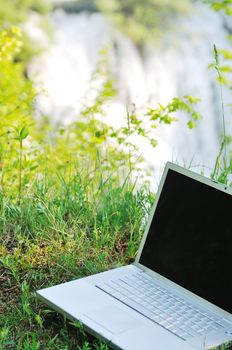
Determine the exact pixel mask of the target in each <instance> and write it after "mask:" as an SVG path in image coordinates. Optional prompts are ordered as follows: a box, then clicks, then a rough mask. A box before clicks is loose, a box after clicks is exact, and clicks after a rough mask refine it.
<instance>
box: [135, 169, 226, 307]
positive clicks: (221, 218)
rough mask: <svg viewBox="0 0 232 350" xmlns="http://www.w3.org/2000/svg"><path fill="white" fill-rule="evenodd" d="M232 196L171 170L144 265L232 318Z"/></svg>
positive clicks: (147, 243) (147, 245)
mask: <svg viewBox="0 0 232 350" xmlns="http://www.w3.org/2000/svg"><path fill="white" fill-rule="evenodd" d="M231 215H232V196H231V195H230V194H228V193H225V192H222V191H220V190H217V189H215V188H213V187H211V186H209V185H206V184H203V183H201V182H199V181H197V180H194V179H192V178H190V177H187V176H185V175H182V174H179V173H178V172H176V171H173V170H171V169H169V170H168V174H167V177H166V180H165V183H164V185H163V188H162V191H161V195H160V198H159V202H158V205H157V208H156V210H155V214H154V217H153V220H152V223H151V226H150V229H149V233H148V235H147V239H146V242H145V245H144V247H143V251H142V254H141V256H140V260H139V262H140V263H141V264H142V265H144V266H146V267H148V268H149V269H151V270H153V271H155V272H157V273H159V274H160V275H162V276H164V277H166V278H168V279H170V280H171V281H173V282H175V283H177V284H178V285H180V286H182V287H184V288H186V289H188V290H190V291H191V292H193V293H195V294H197V295H199V296H200V297H202V298H204V299H206V300H208V301H209V302H211V303H213V304H215V305H217V306H218V307H220V308H222V309H224V310H225V311H227V312H230V313H232V297H231V296H232V272H231V268H232V219H231Z"/></svg>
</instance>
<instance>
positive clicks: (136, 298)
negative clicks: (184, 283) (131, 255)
mask: <svg viewBox="0 0 232 350" xmlns="http://www.w3.org/2000/svg"><path fill="white" fill-rule="evenodd" d="M96 287H97V288H99V289H101V290H102V291H104V292H106V293H107V294H110V295H111V296H113V297H114V298H116V299H118V300H119V301H121V302H122V303H124V304H126V305H128V306H129V307H131V308H132V309H134V310H136V311H137V312H139V313H141V314H142V315H144V316H145V317H147V318H149V319H150V320H152V321H153V322H155V323H158V324H159V325H160V326H162V327H164V328H165V329H167V330H168V331H169V332H171V333H174V334H175V335H177V336H178V337H180V338H181V339H184V340H187V339H190V338H192V337H197V336H200V335H203V334H207V333H208V332H210V331H213V330H215V329H218V328H221V327H223V325H222V323H221V321H220V319H219V318H216V317H215V316H214V315H212V314H210V313H208V312H206V311H204V310H200V309H199V308H197V307H195V306H194V305H192V304H190V303H188V302H187V301H185V300H184V299H182V298H181V297H179V296H178V295H174V294H173V293H171V292H170V291H169V290H167V289H165V288H164V287H162V286H160V285H158V284H156V283H155V281H154V279H153V278H151V277H150V276H148V275H147V274H145V273H143V272H139V273H135V274H130V275H127V276H123V277H120V278H117V279H112V280H110V281H107V282H105V283H99V284H97V285H96Z"/></svg>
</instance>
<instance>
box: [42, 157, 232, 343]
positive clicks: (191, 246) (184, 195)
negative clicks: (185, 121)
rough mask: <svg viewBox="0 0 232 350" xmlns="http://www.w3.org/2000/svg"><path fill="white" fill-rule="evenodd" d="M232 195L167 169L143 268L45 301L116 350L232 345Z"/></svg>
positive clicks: (51, 293)
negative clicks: (231, 342)
mask: <svg viewBox="0 0 232 350" xmlns="http://www.w3.org/2000/svg"><path fill="white" fill-rule="evenodd" d="M231 195H232V190H231V188H227V187H226V186H223V185H221V184H218V183H215V182H213V181H212V180H210V179H207V178H205V177H203V176H200V175H198V174H195V173H193V172H191V171H189V170H186V169H184V168H182V167H179V166H177V165H174V164H172V163H167V165H166V167H165V170H164V173H163V176H162V179H161V183H160V186H159V190H158V193H157V195H156V198H155V203H154V205H153V208H152V210H151V215H150V219H149V222H148V224H147V227H146V230H145V232H144V236H143V239H142V242H141V245H140V248H139V252H138V254H137V257H136V260H135V262H134V263H133V264H132V265H128V266H124V267H120V268H116V269H114V270H110V271H106V272H103V273H99V274H96V275H93V276H90V277H86V278H81V279H79V280H75V281H72V282H68V283H64V284H60V285H57V286H54V287H51V288H47V289H42V290H39V291H38V292H37V293H38V297H39V298H40V299H41V300H42V301H44V302H45V303H47V304H48V305H50V306H51V307H52V308H54V309H55V310H57V311H58V312H60V313H62V314H63V315H65V316H66V317H67V318H69V319H71V320H78V321H80V322H81V323H82V324H83V325H84V326H85V327H86V329H87V330H88V331H89V332H91V333H92V334H94V335H98V336H100V337H101V338H103V339H105V340H106V342H108V344H109V347H110V348H114V349H124V350H143V349H155V350H182V349H183V350H184V349H185V350H190V349H210V348H212V347H214V346H217V345H219V344H222V343H226V342H228V341H230V340H232V272H231V267H232V266H231V265H232V254H231V248H232V219H231V214H232V196H231Z"/></svg>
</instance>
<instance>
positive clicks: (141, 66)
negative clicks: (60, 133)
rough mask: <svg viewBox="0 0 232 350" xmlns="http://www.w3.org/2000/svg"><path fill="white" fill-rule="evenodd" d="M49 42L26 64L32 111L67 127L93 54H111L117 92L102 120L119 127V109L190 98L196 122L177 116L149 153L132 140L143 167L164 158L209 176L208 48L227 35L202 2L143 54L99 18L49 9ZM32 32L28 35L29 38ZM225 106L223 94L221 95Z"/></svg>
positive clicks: (212, 148) (212, 114)
mask: <svg viewBox="0 0 232 350" xmlns="http://www.w3.org/2000/svg"><path fill="white" fill-rule="evenodd" d="M51 21H52V23H53V26H54V33H55V35H54V40H53V43H52V45H51V47H50V48H49V50H48V51H47V52H45V53H44V54H43V55H41V56H40V57H37V58H36V59H35V60H34V62H33V63H32V64H31V66H30V71H29V72H30V75H32V76H34V77H36V79H37V81H40V82H42V83H43V86H44V88H45V90H46V91H47V94H48V96H41V97H40V98H39V99H38V108H39V109H40V111H41V112H42V113H44V114H47V115H50V116H51V117H52V118H53V119H54V120H56V121H57V120H58V121H61V120H62V121H63V122H68V121H70V120H73V119H75V118H77V117H78V111H79V110H80V107H81V104H82V101H83V97H84V96H85V93H86V91H87V89H88V83H89V79H90V77H91V72H92V71H93V69H94V68H95V66H96V63H97V61H98V52H99V50H100V49H101V48H102V47H104V46H105V45H107V44H109V43H110V44H112V43H113V44H114V45H113V48H112V49H111V64H112V71H113V72H114V74H115V75H116V76H117V88H118V91H119V94H118V96H117V98H116V99H115V101H114V102H113V103H112V105H111V106H109V107H108V108H107V112H108V115H109V123H113V124H114V125H121V124H122V123H123V119H124V118H125V107H126V105H127V104H130V103H135V105H136V106H137V107H138V108H139V107H143V106H144V105H150V106H153V105H154V103H155V102H161V103H167V102H169V101H170V100H171V99H172V97H174V96H178V95H179V96H181V95H196V96H199V97H201V99H202V103H200V104H199V107H198V110H199V111H200V112H201V113H202V114H203V116H204V119H203V120H202V121H200V122H199V124H198V127H197V128H196V129H195V130H188V129H187V127H186V121H187V120H188V119H186V117H185V116H182V117H181V118H180V121H179V122H178V123H175V124H173V125H171V126H161V127H159V128H157V129H156V130H155V131H154V137H155V138H156V139H157V140H158V141H159V145H158V147H157V148H155V149H153V148H151V147H150V146H149V145H148V144H147V143H146V142H142V141H141V140H137V141H136V142H137V143H139V145H140V151H141V154H142V155H143V156H144V157H145V159H146V166H147V167H151V168H156V169H160V168H162V166H163V164H164V163H165V161H167V160H177V161H178V162H179V163H182V164H183V163H185V164H187V165H188V164H189V163H190V162H191V160H192V159H193V166H194V167H198V166H199V168H197V169H195V170H196V171H200V170H201V169H202V167H203V166H204V167H205V169H206V170H205V173H209V172H210V169H212V167H213V163H214V160H215V158H216V155H217V153H218V150H219V141H218V137H219V135H220V134H221V132H222V120H221V114H222V113H221V101H220V91H219V86H218V84H217V83H216V72H214V71H209V70H208V68H207V67H208V65H209V63H211V62H212V61H213V44H214V43H215V44H216V46H217V48H218V49H219V48H226V47H228V43H227V41H226V39H225V37H226V35H227V32H226V30H225V28H224V26H223V18H222V16H220V15H219V14H217V13H213V12H211V11H210V10H209V9H208V7H206V6H204V5H199V4H198V5H194V7H193V11H192V12H191V14H189V15H188V16H186V17H185V18H182V19H181V20H179V21H178V22H177V23H176V26H175V30H174V31H172V32H170V33H169V34H167V35H165V36H164V37H163V39H162V45H159V46H158V47H156V48H154V49H147V50H146V52H145V53H144V55H143V57H142V56H141V54H140V53H139V51H138V49H137V48H136V47H135V45H134V44H133V43H132V42H131V40H130V39H128V38H126V37H125V36H123V35H121V34H119V33H118V32H117V31H116V30H115V29H114V28H113V27H112V26H111V25H110V24H109V23H108V22H107V20H106V19H105V18H104V17H103V16H102V15H101V14H99V13H94V14H88V13H84V12H83V13H79V14H66V13H65V12H63V11H62V10H57V11H56V12H54V13H53V14H52V16H51ZM32 34H33V33H32ZM224 99H225V102H226V101H229V96H227V93H226V92H224ZM229 113H230V111H229V110H228V109H226V116H227V134H229V135H230V134H231V124H230V123H229V118H230V114H229Z"/></svg>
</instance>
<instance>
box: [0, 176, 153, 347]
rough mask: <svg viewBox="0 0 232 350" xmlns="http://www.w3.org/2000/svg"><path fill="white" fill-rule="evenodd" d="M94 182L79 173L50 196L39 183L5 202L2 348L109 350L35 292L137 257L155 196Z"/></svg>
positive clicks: (0, 242) (0, 246)
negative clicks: (82, 178)
mask: <svg viewBox="0 0 232 350" xmlns="http://www.w3.org/2000/svg"><path fill="white" fill-rule="evenodd" d="M92 181H93V180H91V178H87V179H86V180H85V182H84V183H83V180H81V179H80V177H79V176H77V174H76V176H75V177H74V178H73V179H72V180H71V181H70V183H64V182H63V181H61V180H60V186H58V187H59V190H56V191H53V190H50V191H49V190H48V191H46V192H44V191H43V189H42V186H41V187H39V186H38V184H35V185H34V188H33V189H31V191H30V194H29V195H28V196H24V198H23V199H22V201H21V202H20V204H17V203H14V202H11V200H9V199H8V198H7V197H4V196H3V195H2V196H1V198H0V199H1V201H0V213H1V215H0V229H1V231H0V261H1V267H0V282H1V304H0V313H1V318H0V322H1V327H3V328H2V330H1V332H0V348H1V347H2V349H30V350H31V349H62V350H63V349H102V350H103V349H107V347H106V346H105V345H104V344H102V343H101V342H99V341H98V340H95V339H93V338H91V337H90V336H89V335H86V334H85V333H84V331H83V329H82V328H81V327H80V326H79V325H78V324H71V323H70V322H69V321H67V320H65V319H64V318H63V317H62V316H60V315H58V314H57V313H56V312H54V311H52V310H50V309H49V308H48V307H47V306H46V305H43V304H42V303H40V302H38V300H37V298H36V297H35V293H34V292H35V290H37V289H39V288H44V287H48V286H51V285H54V284H56V283H61V282H65V281H69V280H72V279H76V278H80V277H83V276H86V275H89V274H92V273H96V272H99V271H103V270H106V269H108V268H112V267H115V266H119V265H121V264H124V263H129V262H131V261H132V260H133V259H134V256H135V254H136V251H137V248H138V244H139V241H140V238H141V234H142V229H143V223H144V217H146V216H147V213H148V210H149V207H150V204H151V202H152V200H153V196H152V195H151V194H150V193H149V192H148V191H146V190H145V189H144V190H140V191H138V192H137V193H133V187H132V185H130V183H129V181H127V182H125V183H124V184H123V185H120V184H119V183H118V182H117V181H109V182H106V183H105V184H104V185H103V186H101V188H100V189H98V190H96V188H95V190H93V186H94V185H93V182H92ZM67 190H68V191H67Z"/></svg>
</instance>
